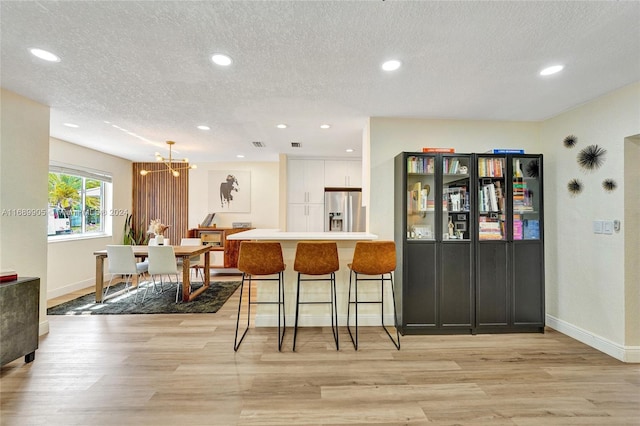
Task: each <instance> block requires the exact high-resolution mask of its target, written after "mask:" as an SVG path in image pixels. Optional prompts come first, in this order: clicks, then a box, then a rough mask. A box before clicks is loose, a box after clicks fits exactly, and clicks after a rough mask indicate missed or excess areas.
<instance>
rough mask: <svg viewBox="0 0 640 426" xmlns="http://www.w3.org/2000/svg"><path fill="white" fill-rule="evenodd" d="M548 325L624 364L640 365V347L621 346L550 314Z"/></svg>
mask: <svg viewBox="0 0 640 426" xmlns="http://www.w3.org/2000/svg"><path fill="white" fill-rule="evenodd" d="M546 325H547V326H549V327H551V328H553V329H554V330H556V331H559V332H560V333H562V334H566V335H567V336H569V337H571V338H573V339H576V340H577V341H579V342H582V343H584V344H585V345H588V346H591V347H592V348H594V349H597V350H599V351H600V352H604V353H605V354H607V355H609V356H611V357H613V358H615V359H618V360H620V361H622V362H629V363H640V346H624V345H619V344H617V343H615V342H612V341H611V340H608V339H605V338H604V337H602V336H598V335H596V334H593V333H591V332H589V331H587V330H584V329H583V328H580V327H578V326H575V325H573V324H570V323H568V322H566V321H563V320H561V319H558V318H556V317H553V316H551V315H548V314H547V316H546Z"/></svg>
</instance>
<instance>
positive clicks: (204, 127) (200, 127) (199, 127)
mask: <svg viewBox="0 0 640 426" xmlns="http://www.w3.org/2000/svg"><path fill="white" fill-rule="evenodd" d="M198 129H200V130H211V127H209V126H204V125H202V126H198Z"/></svg>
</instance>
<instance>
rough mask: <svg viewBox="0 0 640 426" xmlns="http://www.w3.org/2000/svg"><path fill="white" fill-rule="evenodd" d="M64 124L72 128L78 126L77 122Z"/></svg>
mask: <svg viewBox="0 0 640 426" xmlns="http://www.w3.org/2000/svg"><path fill="white" fill-rule="evenodd" d="M64 125H65V126H67V127H73V128H74V129H77V128H78V127H80V126H78V125H77V124H73V123H64Z"/></svg>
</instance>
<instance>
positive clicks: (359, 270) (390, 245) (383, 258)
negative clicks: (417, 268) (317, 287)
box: [347, 241, 400, 350]
mask: <svg viewBox="0 0 640 426" xmlns="http://www.w3.org/2000/svg"><path fill="white" fill-rule="evenodd" d="M347 266H348V267H349V269H350V270H351V271H350V273H349V304H348V305H347V330H348V331H349V336H350V337H351V342H352V343H353V347H354V348H355V349H356V350H358V305H359V304H363V303H366V304H372V303H377V304H380V305H381V317H380V319H381V324H382V328H383V329H384V331H385V332H386V333H387V335H388V336H389V338H390V339H391V341H392V342H393V344H394V345H395V347H396V349H398V350H400V333H399V331H398V326H397V324H398V316H397V314H396V296H395V292H394V290H393V271H394V270H395V269H396V244H395V243H394V242H393V241H359V242H357V243H356V247H355V250H354V252H353V262H352V263H350V264H348V265H347ZM361 275H365V276H374V275H379V277H376V278H361V277H360V276H361ZM354 276H355V292H354V294H355V300H351V282H352V278H353V277H354ZM359 281H380V291H381V298H380V300H374V301H360V300H358V282H359ZM385 281H387V282H390V283H391V297H392V301H393V318H394V322H395V323H394V326H395V328H396V339H395V340H394V339H393V337H392V336H391V333H389V330H388V328H387V327H386V326H385V325H384V283H385ZM352 304H353V305H354V308H355V338H354V336H353V334H352V333H351V327H350V325H349V324H350V318H351V317H350V315H351V305H352Z"/></svg>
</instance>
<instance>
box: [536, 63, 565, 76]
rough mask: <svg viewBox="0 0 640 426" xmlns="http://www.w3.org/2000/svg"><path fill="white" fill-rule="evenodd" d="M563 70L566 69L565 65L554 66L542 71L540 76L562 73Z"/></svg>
mask: <svg viewBox="0 0 640 426" xmlns="http://www.w3.org/2000/svg"><path fill="white" fill-rule="evenodd" d="M563 68H564V65H554V66H551V67H547V68H545V69H543V70H542V71H540V75H551V74H555V73H557V72H560V71H562V69H563Z"/></svg>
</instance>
